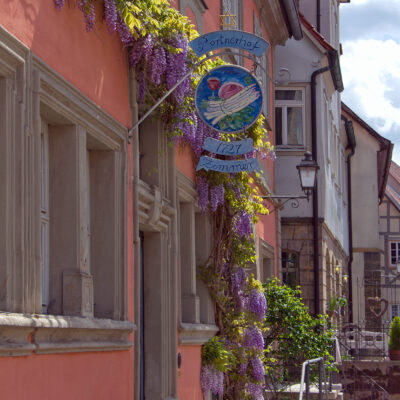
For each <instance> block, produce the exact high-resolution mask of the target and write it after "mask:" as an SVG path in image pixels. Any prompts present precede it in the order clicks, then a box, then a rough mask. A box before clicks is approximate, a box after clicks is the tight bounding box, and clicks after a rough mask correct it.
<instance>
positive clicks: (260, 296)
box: [247, 289, 267, 321]
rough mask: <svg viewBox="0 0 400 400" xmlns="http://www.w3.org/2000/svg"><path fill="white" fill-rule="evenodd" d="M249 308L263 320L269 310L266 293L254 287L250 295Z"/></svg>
mask: <svg viewBox="0 0 400 400" xmlns="http://www.w3.org/2000/svg"><path fill="white" fill-rule="evenodd" d="M247 309H248V310H249V311H250V312H252V313H254V314H256V315H257V318H258V320H259V321H261V320H262V319H263V318H264V317H265V314H266V312H267V301H266V299H265V295H264V293H262V292H259V291H258V290H257V289H253V290H252V291H251V292H250V295H249V297H248V301H247Z"/></svg>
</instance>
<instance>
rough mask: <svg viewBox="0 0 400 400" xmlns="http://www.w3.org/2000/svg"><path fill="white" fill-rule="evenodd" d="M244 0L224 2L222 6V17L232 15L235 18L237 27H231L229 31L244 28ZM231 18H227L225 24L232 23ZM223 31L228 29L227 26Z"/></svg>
mask: <svg viewBox="0 0 400 400" xmlns="http://www.w3.org/2000/svg"><path fill="white" fill-rule="evenodd" d="M242 9H243V7H242V0H222V4H221V11H222V13H221V15H226V14H228V13H229V14H231V15H233V16H234V19H235V21H236V26H232V27H229V29H241V28H242ZM228 18H229V17H226V20H225V21H224V23H229V22H231V20H230V19H228ZM222 29H228V27H226V26H222Z"/></svg>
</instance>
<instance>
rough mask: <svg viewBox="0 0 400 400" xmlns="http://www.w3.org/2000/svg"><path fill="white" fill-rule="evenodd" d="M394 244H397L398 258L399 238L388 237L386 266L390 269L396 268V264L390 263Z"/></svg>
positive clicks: (398, 252) (399, 255)
mask: <svg viewBox="0 0 400 400" xmlns="http://www.w3.org/2000/svg"><path fill="white" fill-rule="evenodd" d="M393 244H395V245H397V246H396V247H397V249H396V250H397V259H399V258H400V239H394V238H392V239H388V267H389V268H391V269H396V268H397V264H396V263H395V264H393V263H392V245H393Z"/></svg>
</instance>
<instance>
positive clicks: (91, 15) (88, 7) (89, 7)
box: [76, 0, 96, 32]
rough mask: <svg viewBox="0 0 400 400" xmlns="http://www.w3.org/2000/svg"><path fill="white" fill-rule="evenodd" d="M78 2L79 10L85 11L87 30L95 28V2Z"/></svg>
mask: <svg viewBox="0 0 400 400" xmlns="http://www.w3.org/2000/svg"><path fill="white" fill-rule="evenodd" d="M76 4H77V5H78V8H79V10H81V11H82V12H83V17H84V19H85V25H86V32H90V31H91V30H92V29H93V28H94V21H95V18H96V14H95V12H94V4H93V3H92V2H91V1H90V0H78V1H77V2H76Z"/></svg>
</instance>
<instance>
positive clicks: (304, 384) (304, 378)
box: [299, 357, 329, 400]
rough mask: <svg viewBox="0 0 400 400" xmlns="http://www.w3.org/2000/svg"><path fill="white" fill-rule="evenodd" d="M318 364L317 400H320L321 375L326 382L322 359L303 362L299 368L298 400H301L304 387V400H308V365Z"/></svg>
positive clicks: (326, 392) (321, 388)
mask: <svg viewBox="0 0 400 400" xmlns="http://www.w3.org/2000/svg"><path fill="white" fill-rule="evenodd" d="M316 363H318V393H319V399H320V400H322V390H323V387H322V375H324V382H326V375H325V365H324V359H323V358H322V357H319V358H314V359H312V360H307V361H304V362H303V365H302V368H301V381H300V393H299V400H303V393H304V387H305V389H306V400H309V399H310V365H311V364H316ZM324 386H325V394H326V399H328V396H329V395H328V391H327V385H326V384H325V385H324Z"/></svg>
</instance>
